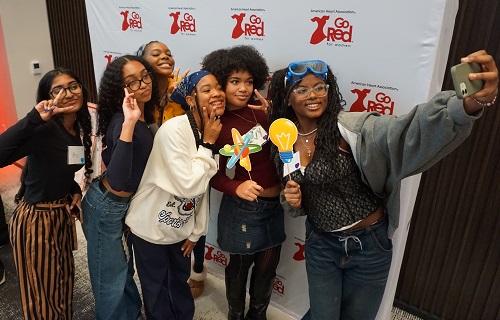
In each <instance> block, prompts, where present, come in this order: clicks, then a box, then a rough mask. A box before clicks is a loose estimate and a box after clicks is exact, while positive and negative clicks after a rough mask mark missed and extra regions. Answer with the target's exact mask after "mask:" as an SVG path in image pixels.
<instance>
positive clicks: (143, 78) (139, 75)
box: [123, 61, 153, 103]
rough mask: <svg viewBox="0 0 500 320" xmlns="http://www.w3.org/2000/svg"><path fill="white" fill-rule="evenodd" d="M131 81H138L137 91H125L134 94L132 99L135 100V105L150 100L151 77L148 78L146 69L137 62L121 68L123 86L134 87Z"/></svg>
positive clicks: (130, 62) (128, 63)
mask: <svg viewBox="0 0 500 320" xmlns="http://www.w3.org/2000/svg"><path fill="white" fill-rule="evenodd" d="M133 81H140V87H139V89H137V90H135V91H134V90H132V89H130V88H129V87H127V90H128V92H130V93H132V92H133V93H134V99H136V100H137V103H146V102H148V101H149V100H151V92H152V87H153V82H152V79H151V77H148V71H147V70H146V67H144V65H143V64H142V63H140V62H139V61H129V62H127V63H126V64H125V65H124V66H123V85H129V86H131V87H134V86H133V85H132V82H133ZM145 82H149V83H145ZM136 83H137V82H136Z"/></svg>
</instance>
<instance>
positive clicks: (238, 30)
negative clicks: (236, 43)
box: [231, 13, 246, 39]
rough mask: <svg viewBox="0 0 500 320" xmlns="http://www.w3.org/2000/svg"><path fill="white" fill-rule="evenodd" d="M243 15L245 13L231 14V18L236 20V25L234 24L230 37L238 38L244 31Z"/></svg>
mask: <svg viewBox="0 0 500 320" xmlns="http://www.w3.org/2000/svg"><path fill="white" fill-rule="evenodd" d="M245 16H246V14H245V13H240V14H233V15H232V16H231V18H233V19H235V20H236V25H235V26H234V29H233V34H232V35H231V38H233V39H238V38H239V37H241V36H242V35H243V34H244V33H245V30H243V19H244V18H245Z"/></svg>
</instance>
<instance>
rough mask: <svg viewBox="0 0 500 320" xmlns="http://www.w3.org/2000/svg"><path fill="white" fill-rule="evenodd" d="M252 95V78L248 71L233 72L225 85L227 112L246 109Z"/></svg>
mask: <svg viewBox="0 0 500 320" xmlns="http://www.w3.org/2000/svg"><path fill="white" fill-rule="evenodd" d="M252 94H253V76H252V74H251V73H250V72H248V71H233V73H231V75H230V76H229V78H228V79H227V84H226V98H227V108H228V110H238V109H241V108H243V107H246V105H247V104H248V101H249V100H250V98H251V97H252Z"/></svg>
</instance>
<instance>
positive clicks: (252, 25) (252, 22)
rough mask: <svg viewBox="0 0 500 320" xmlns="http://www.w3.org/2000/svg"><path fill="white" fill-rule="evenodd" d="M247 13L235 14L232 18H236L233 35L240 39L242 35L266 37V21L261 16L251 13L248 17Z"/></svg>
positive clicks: (234, 37)
mask: <svg viewBox="0 0 500 320" xmlns="http://www.w3.org/2000/svg"><path fill="white" fill-rule="evenodd" d="M246 16H247V14H246V13H239V14H233V15H232V16H231V18H232V19H234V20H236V25H235V26H234V28H233V33H232V35H231V37H232V38H233V39H238V38H239V37H241V36H243V35H244V36H245V37H264V21H263V20H262V18H261V17H259V16H257V15H255V14H251V15H250V16H248V18H247V19H245V17H246Z"/></svg>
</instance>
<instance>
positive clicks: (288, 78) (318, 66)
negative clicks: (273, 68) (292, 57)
mask: <svg viewBox="0 0 500 320" xmlns="http://www.w3.org/2000/svg"><path fill="white" fill-rule="evenodd" d="M308 72H311V73H312V74H314V75H315V76H316V77H318V78H320V79H321V80H323V81H324V80H325V79H326V76H327V73H328V66H327V65H326V63H325V62H324V61H321V60H306V61H295V62H292V63H290V64H289V65H288V70H287V72H286V75H285V85H286V82H288V83H290V84H295V83H297V82H298V81H300V80H302V79H303V78H304V77H305V75H306V74H307V73H308Z"/></svg>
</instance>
